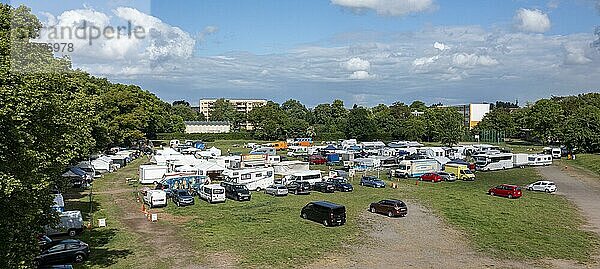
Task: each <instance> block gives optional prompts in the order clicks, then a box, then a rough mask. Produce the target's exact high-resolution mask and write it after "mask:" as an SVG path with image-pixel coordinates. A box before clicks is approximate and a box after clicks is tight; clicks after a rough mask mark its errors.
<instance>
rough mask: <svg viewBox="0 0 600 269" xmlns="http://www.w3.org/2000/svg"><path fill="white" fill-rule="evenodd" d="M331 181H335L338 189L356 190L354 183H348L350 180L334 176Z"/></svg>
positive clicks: (334, 184)
mask: <svg viewBox="0 0 600 269" xmlns="http://www.w3.org/2000/svg"><path fill="white" fill-rule="evenodd" d="M329 182H331V183H333V186H334V187H335V190H336V191H341V192H350V191H353V190H354V187H352V184H350V183H348V181H347V180H345V179H343V178H332V179H330V180H329Z"/></svg>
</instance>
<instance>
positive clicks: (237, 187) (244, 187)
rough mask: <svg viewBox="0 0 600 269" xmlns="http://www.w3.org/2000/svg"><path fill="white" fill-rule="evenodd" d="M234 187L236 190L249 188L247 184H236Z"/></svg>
mask: <svg viewBox="0 0 600 269" xmlns="http://www.w3.org/2000/svg"><path fill="white" fill-rule="evenodd" d="M233 188H234V189H235V190H236V191H245V190H247V189H248V188H246V186H244V185H235V186H233Z"/></svg>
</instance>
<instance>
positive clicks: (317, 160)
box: [308, 155, 327, 164]
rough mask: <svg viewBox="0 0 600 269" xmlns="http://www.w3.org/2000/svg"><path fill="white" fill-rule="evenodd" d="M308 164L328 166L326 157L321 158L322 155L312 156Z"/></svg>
mask: <svg viewBox="0 0 600 269" xmlns="http://www.w3.org/2000/svg"><path fill="white" fill-rule="evenodd" d="M308 162H309V163H310V164H326V163H327V159H325V157H323V156H320V155H312V156H310V157H308Z"/></svg>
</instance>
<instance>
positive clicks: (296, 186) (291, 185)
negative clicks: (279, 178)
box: [286, 181, 310, 195]
mask: <svg viewBox="0 0 600 269" xmlns="http://www.w3.org/2000/svg"><path fill="white" fill-rule="evenodd" d="M286 187H287V189H288V192H291V193H293V194H296V195H298V194H310V183H309V182H308V181H290V182H288V184H287V185H286Z"/></svg>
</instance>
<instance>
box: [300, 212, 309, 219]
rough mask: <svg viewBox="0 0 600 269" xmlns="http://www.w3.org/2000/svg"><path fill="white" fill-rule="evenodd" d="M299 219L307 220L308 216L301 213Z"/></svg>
mask: <svg viewBox="0 0 600 269" xmlns="http://www.w3.org/2000/svg"><path fill="white" fill-rule="evenodd" d="M300 217H301V218H303V219H307V218H308V216H307V215H306V213H302V215H300Z"/></svg>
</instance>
